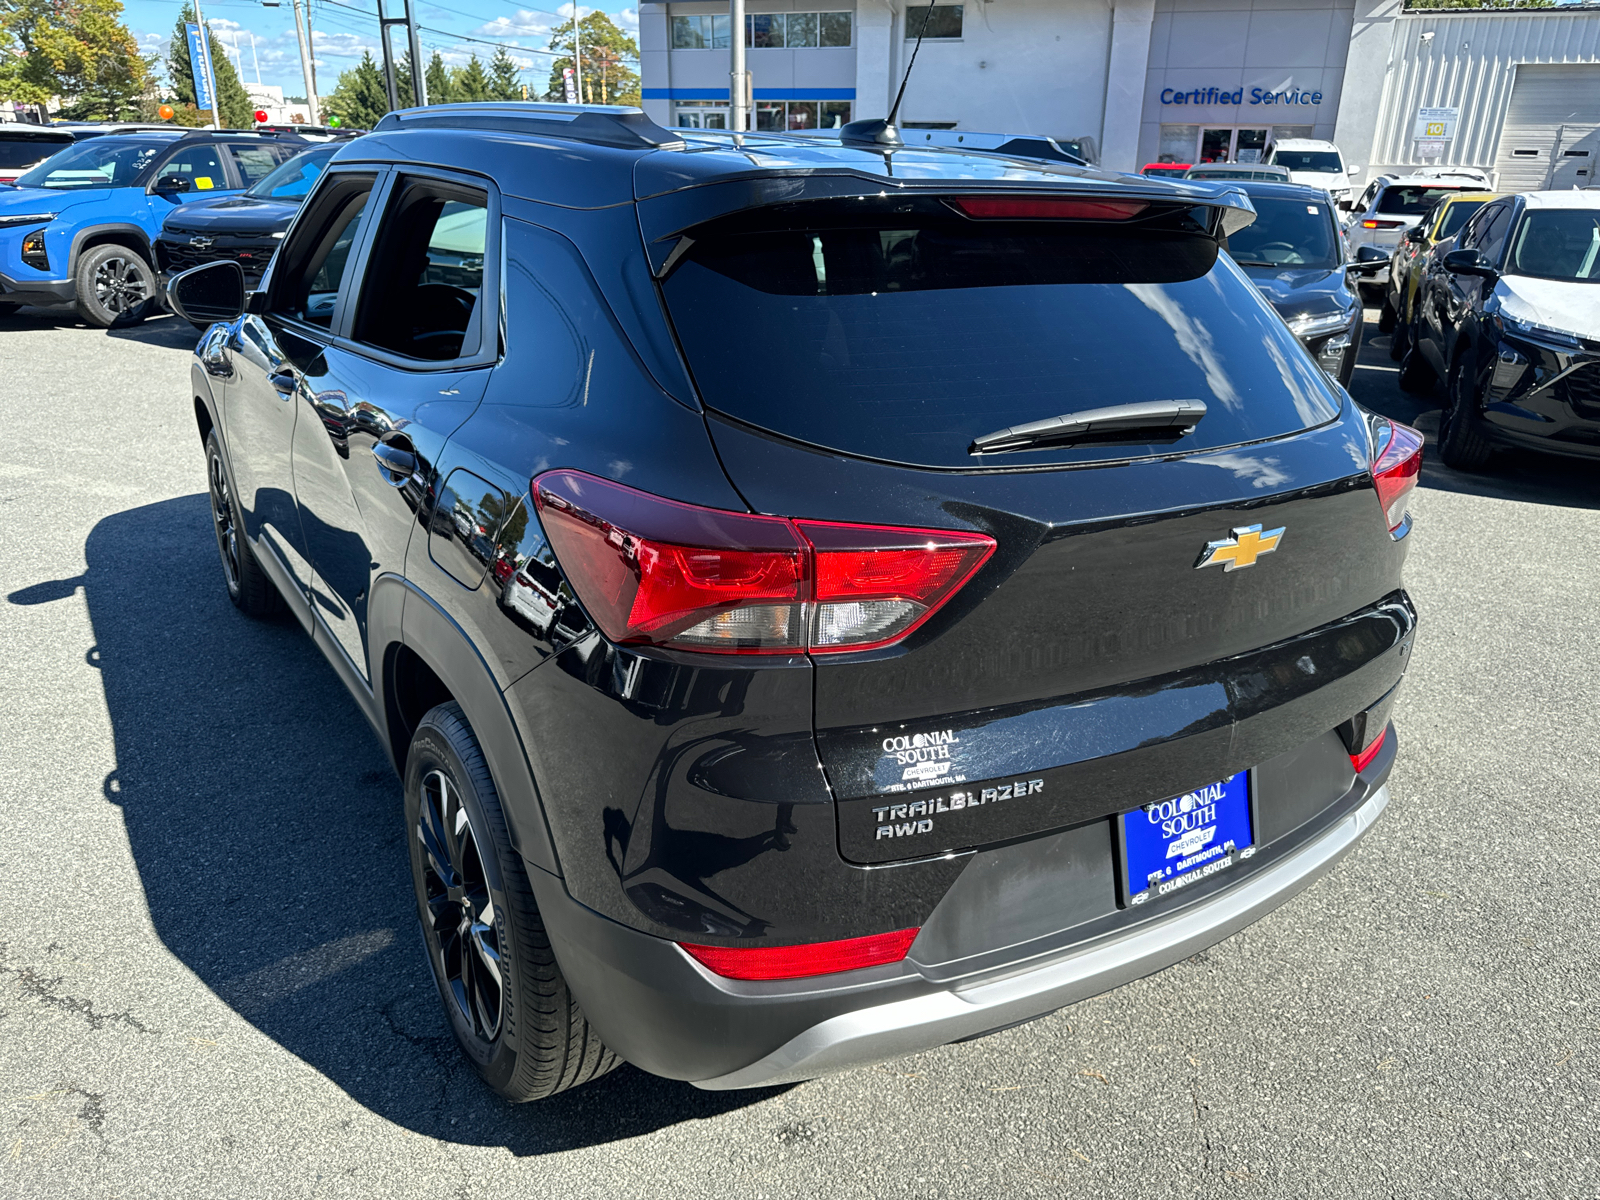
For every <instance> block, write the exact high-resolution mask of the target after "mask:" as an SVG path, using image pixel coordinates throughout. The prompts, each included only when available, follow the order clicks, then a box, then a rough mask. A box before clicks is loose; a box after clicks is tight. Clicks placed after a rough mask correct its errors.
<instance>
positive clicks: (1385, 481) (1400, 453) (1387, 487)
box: [1372, 421, 1422, 533]
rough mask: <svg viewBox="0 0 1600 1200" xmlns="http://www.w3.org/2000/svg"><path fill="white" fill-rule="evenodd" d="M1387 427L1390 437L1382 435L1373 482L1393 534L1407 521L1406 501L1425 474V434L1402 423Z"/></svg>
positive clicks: (1391, 422) (1373, 472) (1374, 467)
mask: <svg viewBox="0 0 1600 1200" xmlns="http://www.w3.org/2000/svg"><path fill="white" fill-rule="evenodd" d="M1387 424H1388V430H1389V432H1388V434H1387V435H1384V434H1383V433H1382V432H1380V433H1379V449H1378V459H1377V461H1376V462H1374V463H1373V464H1372V482H1373V485H1374V486H1376V487H1377V489H1378V503H1380V504H1381V505H1383V518H1384V520H1385V521H1387V522H1388V523H1389V532H1390V533H1393V532H1394V531H1395V530H1396V529H1399V528H1400V526H1401V524H1402V523H1403V522H1404V521H1405V519H1406V501H1407V500H1408V499H1410V496H1411V493H1412V491H1413V490H1415V488H1416V486H1417V478H1418V476H1419V475H1420V474H1421V473H1422V434H1420V433H1418V432H1417V431H1416V430H1415V429H1413V428H1411V426H1409V425H1402V424H1400V422H1398V421H1389V422H1387Z"/></svg>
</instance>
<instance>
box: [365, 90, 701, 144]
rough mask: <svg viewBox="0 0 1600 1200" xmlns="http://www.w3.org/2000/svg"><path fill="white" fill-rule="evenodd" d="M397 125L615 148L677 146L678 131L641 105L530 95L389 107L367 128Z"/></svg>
mask: <svg viewBox="0 0 1600 1200" xmlns="http://www.w3.org/2000/svg"><path fill="white" fill-rule="evenodd" d="M397 129H493V130H498V131H501V132H504V133H530V134H539V135H541V136H543V137H558V138H567V139H570V140H571V141H575V142H589V143H591V144H592V145H596V146H615V147H616V148H618V149H620V150H681V149H683V147H684V142H683V139H682V138H681V137H679V136H678V135H677V134H675V133H671V132H669V131H667V130H665V129H663V128H661V126H659V125H657V124H656V123H655V122H654V121H652V120H651V119H650V118H649V117H647V116H645V115H644V112H643V111H642V110H641V109H637V108H624V107H622V106H620V105H615V104H539V103H535V102H533V101H530V100H502V101H490V102H487V103H467V104H430V105H428V106H427V107H426V108H406V109H401V110H400V111H399V112H392V113H390V114H389V115H388V116H386V117H384V118H383V120H381V121H379V122H378V124H377V125H376V126H375V127H374V128H373V130H372V132H373V133H389V132H392V131H394V130H397Z"/></svg>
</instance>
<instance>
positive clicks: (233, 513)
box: [206, 429, 283, 617]
mask: <svg viewBox="0 0 1600 1200" xmlns="http://www.w3.org/2000/svg"><path fill="white" fill-rule="evenodd" d="M206 491H207V493H208V495H209V496H210V499H211V528H212V531H213V532H214V533H215V534H216V535H217V556H218V557H219V558H220V559H221V560H222V579H223V582H224V583H226V584H227V586H228V599H229V600H231V601H232V602H233V605H234V607H235V608H237V609H238V610H239V611H240V612H242V613H244V614H246V615H247V616H251V617H270V616H273V615H274V614H276V613H277V612H278V611H279V610H280V609H282V607H283V598H282V597H281V596H280V595H279V594H278V589H277V588H276V587H275V586H274V585H273V582H272V580H270V579H268V578H267V575H266V573H265V572H264V571H262V569H261V564H260V563H259V562H257V561H256V556H255V554H254V552H253V551H252V550H251V549H250V543H249V542H248V541H247V540H245V536H244V529H243V525H242V523H241V521H240V518H239V505H238V503H237V501H236V500H235V499H234V495H233V483H232V476H230V475H229V474H228V464H227V462H226V460H225V459H224V458H223V456H222V443H221V441H220V439H219V438H218V437H217V431H216V430H214V429H213V430H212V431H211V432H210V433H208V434H207V435H206Z"/></svg>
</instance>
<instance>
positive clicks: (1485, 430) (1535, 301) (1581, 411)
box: [1400, 191, 1600, 470]
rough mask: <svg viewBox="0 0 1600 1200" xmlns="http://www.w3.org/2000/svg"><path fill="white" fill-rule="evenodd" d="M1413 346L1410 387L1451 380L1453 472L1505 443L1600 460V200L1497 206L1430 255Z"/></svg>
mask: <svg viewBox="0 0 1600 1200" xmlns="http://www.w3.org/2000/svg"><path fill="white" fill-rule="evenodd" d="M1412 339H1413V341H1412V346H1411V349H1410V350H1409V351H1408V352H1407V354H1406V357H1405V359H1404V360H1403V361H1402V362H1401V364H1400V386H1401V387H1402V388H1405V389H1406V390H1407V391H1412V392H1425V391H1427V390H1429V389H1431V388H1432V387H1433V384H1434V382H1435V381H1436V380H1442V381H1444V384H1445V387H1446V389H1447V392H1448V396H1447V398H1446V400H1445V405H1444V413H1443V415H1442V416H1441V418H1440V424H1439V453H1440V457H1442V458H1443V459H1444V461H1445V462H1447V463H1449V464H1450V465H1451V466H1453V467H1460V468H1462V469H1463V470H1478V469H1481V468H1482V467H1484V466H1486V465H1487V464H1488V462H1489V460H1490V458H1491V457H1492V455H1493V453H1494V451H1495V450H1496V449H1497V448H1498V447H1501V446H1521V447H1524V448H1526V449H1537V450H1544V451H1547V452H1550V453H1554V454H1565V455H1570V456H1575V457H1580V458H1600V193H1595V192H1580V191H1564V192H1560V191H1557V192H1525V193H1523V194H1521V195H1516V196H1506V197H1504V198H1502V199H1499V200H1495V201H1492V202H1490V203H1488V204H1485V205H1484V206H1483V207H1482V208H1480V209H1479V210H1478V211H1477V212H1476V213H1475V214H1473V216H1472V218H1471V219H1470V220H1469V221H1468V222H1467V224H1466V225H1465V226H1464V227H1463V228H1462V230H1461V232H1460V233H1459V234H1457V235H1456V238H1455V243H1454V246H1453V247H1452V246H1451V245H1450V244H1449V243H1447V242H1442V243H1440V245H1439V246H1438V248H1437V250H1436V252H1435V253H1433V254H1431V255H1430V256H1429V259H1428V265H1427V267H1426V271H1425V275H1424V278H1423V280H1422V283H1421V292H1420V295H1419V298H1418V301H1417V316H1416V320H1415V323H1414V328H1413V330H1412Z"/></svg>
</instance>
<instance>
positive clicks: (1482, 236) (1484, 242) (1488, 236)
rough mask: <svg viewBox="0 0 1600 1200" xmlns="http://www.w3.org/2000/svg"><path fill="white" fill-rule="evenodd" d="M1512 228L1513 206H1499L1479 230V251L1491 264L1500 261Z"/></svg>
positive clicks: (1496, 206) (1481, 224) (1482, 223)
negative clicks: (1508, 233)
mask: <svg viewBox="0 0 1600 1200" xmlns="http://www.w3.org/2000/svg"><path fill="white" fill-rule="evenodd" d="M1510 228H1511V206H1510V205H1508V204H1497V205H1495V207H1494V210H1493V211H1492V212H1491V213H1490V214H1489V215H1488V217H1487V219H1486V220H1484V221H1482V222H1481V223H1480V225H1479V228H1478V251H1479V253H1481V254H1482V255H1483V256H1484V258H1486V259H1488V260H1489V261H1490V262H1499V261H1500V251H1501V250H1503V249H1504V248H1505V244H1506V233H1507V232H1508V231H1509V230H1510Z"/></svg>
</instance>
